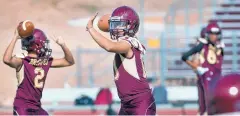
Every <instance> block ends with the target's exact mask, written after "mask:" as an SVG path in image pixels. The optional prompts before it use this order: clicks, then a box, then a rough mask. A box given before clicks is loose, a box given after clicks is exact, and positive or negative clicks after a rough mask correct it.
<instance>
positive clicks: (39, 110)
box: [37, 108, 48, 115]
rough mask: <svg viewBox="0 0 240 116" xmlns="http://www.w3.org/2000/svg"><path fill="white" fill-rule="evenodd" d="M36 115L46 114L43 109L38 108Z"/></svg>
mask: <svg viewBox="0 0 240 116" xmlns="http://www.w3.org/2000/svg"><path fill="white" fill-rule="evenodd" d="M37 115H48V113H47V111H45V110H44V109H43V108H40V109H38V111H37Z"/></svg>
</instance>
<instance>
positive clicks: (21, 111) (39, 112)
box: [13, 106, 48, 115]
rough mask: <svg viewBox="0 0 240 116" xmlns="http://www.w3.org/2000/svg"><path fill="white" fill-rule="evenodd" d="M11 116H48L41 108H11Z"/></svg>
mask: <svg viewBox="0 0 240 116" xmlns="http://www.w3.org/2000/svg"><path fill="white" fill-rule="evenodd" d="M13 115H48V113H47V112H46V111H45V110H44V109H42V108H41V107H40V108H38V109H32V108H26V107H16V106H14V107H13Z"/></svg>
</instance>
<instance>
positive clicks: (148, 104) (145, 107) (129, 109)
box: [119, 98, 156, 115]
mask: <svg viewBox="0 0 240 116" xmlns="http://www.w3.org/2000/svg"><path fill="white" fill-rule="evenodd" d="M119 114H120V115H155V114H156V104H155V100H154V98H148V99H143V100H142V101H140V102H134V101H133V102H132V103H129V104H127V103H125V104H123V103H122V104H121V109H120V112H119Z"/></svg>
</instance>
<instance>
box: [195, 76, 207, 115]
mask: <svg viewBox="0 0 240 116" xmlns="http://www.w3.org/2000/svg"><path fill="white" fill-rule="evenodd" d="M197 88H198V104H199V114H200V115H203V114H204V112H206V105H205V96H204V89H203V85H202V83H201V81H200V80H198V81H197Z"/></svg>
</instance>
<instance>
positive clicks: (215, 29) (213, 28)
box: [206, 22, 222, 40]
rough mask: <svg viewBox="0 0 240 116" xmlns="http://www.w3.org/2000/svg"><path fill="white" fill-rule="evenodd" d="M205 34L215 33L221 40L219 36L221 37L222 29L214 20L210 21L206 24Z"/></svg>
mask: <svg viewBox="0 0 240 116" xmlns="http://www.w3.org/2000/svg"><path fill="white" fill-rule="evenodd" d="M206 34H207V37H208V35H209V34H216V35H218V39H219V40H221V38H222V30H221V28H220V27H219V26H218V24H217V23H216V22H212V23H209V24H208V25H207V27H206ZM208 38H209V37H208Z"/></svg>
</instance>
